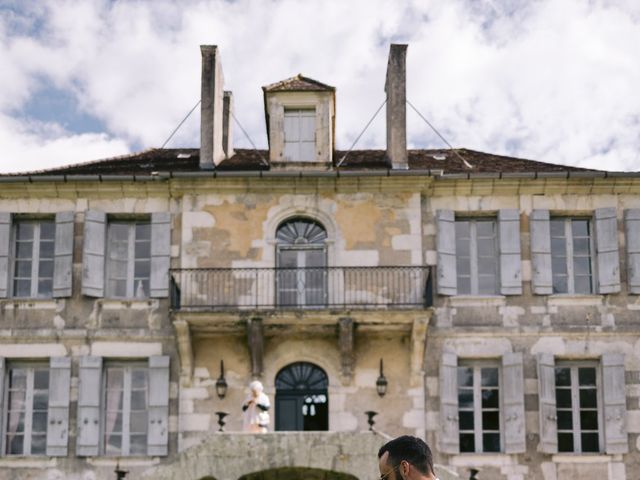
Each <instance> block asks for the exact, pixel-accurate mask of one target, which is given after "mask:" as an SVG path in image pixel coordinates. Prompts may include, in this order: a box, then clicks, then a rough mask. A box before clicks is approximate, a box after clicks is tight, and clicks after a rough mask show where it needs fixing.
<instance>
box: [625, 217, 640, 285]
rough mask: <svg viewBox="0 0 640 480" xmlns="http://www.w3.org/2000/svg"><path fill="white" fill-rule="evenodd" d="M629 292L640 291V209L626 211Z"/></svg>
mask: <svg viewBox="0 0 640 480" xmlns="http://www.w3.org/2000/svg"><path fill="white" fill-rule="evenodd" d="M624 227H625V241H626V245H627V282H628V284H629V293H640V209H639V208H632V209H629V210H625V211H624Z"/></svg>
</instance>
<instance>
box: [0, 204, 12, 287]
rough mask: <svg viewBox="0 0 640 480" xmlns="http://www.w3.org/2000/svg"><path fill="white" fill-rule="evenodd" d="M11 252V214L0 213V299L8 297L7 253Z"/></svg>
mask: <svg viewBox="0 0 640 480" xmlns="http://www.w3.org/2000/svg"><path fill="white" fill-rule="evenodd" d="M10 251H11V214H10V213H7V212H0V298H6V297H7V296H8V295H9V253H10Z"/></svg>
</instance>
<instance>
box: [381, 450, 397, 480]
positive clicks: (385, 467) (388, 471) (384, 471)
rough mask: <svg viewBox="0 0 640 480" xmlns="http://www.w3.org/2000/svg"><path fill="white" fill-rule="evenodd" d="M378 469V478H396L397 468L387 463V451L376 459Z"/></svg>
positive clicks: (390, 479)
mask: <svg viewBox="0 0 640 480" xmlns="http://www.w3.org/2000/svg"><path fill="white" fill-rule="evenodd" d="M378 469H379V470H380V478H382V479H384V480H398V478H399V476H397V469H394V468H393V466H392V465H391V464H390V463H389V452H384V453H383V454H382V456H381V457H380V460H379V461H378Z"/></svg>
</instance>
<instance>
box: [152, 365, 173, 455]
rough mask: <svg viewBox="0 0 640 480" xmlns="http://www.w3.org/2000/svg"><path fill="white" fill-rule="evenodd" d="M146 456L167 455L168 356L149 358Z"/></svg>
mask: <svg viewBox="0 0 640 480" xmlns="http://www.w3.org/2000/svg"><path fill="white" fill-rule="evenodd" d="M148 419H149V425H148V427H149V429H148V432H149V435H148V443H147V454H148V455H154V456H156V455H160V456H165V455H167V454H168V450H167V446H168V441H169V356H168V355H158V356H153V357H149V416H148Z"/></svg>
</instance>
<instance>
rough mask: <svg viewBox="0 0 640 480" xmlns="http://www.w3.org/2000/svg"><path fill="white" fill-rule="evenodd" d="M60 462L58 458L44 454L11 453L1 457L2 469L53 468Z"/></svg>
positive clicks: (0, 467)
mask: <svg viewBox="0 0 640 480" xmlns="http://www.w3.org/2000/svg"><path fill="white" fill-rule="evenodd" d="M57 464H58V462H57V459H56V458H51V457H47V456H44V455H34V456H28V455H9V456H5V457H2V458H0V469H3V468H40V469H44V468H52V467H55V466H56V465H57Z"/></svg>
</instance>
